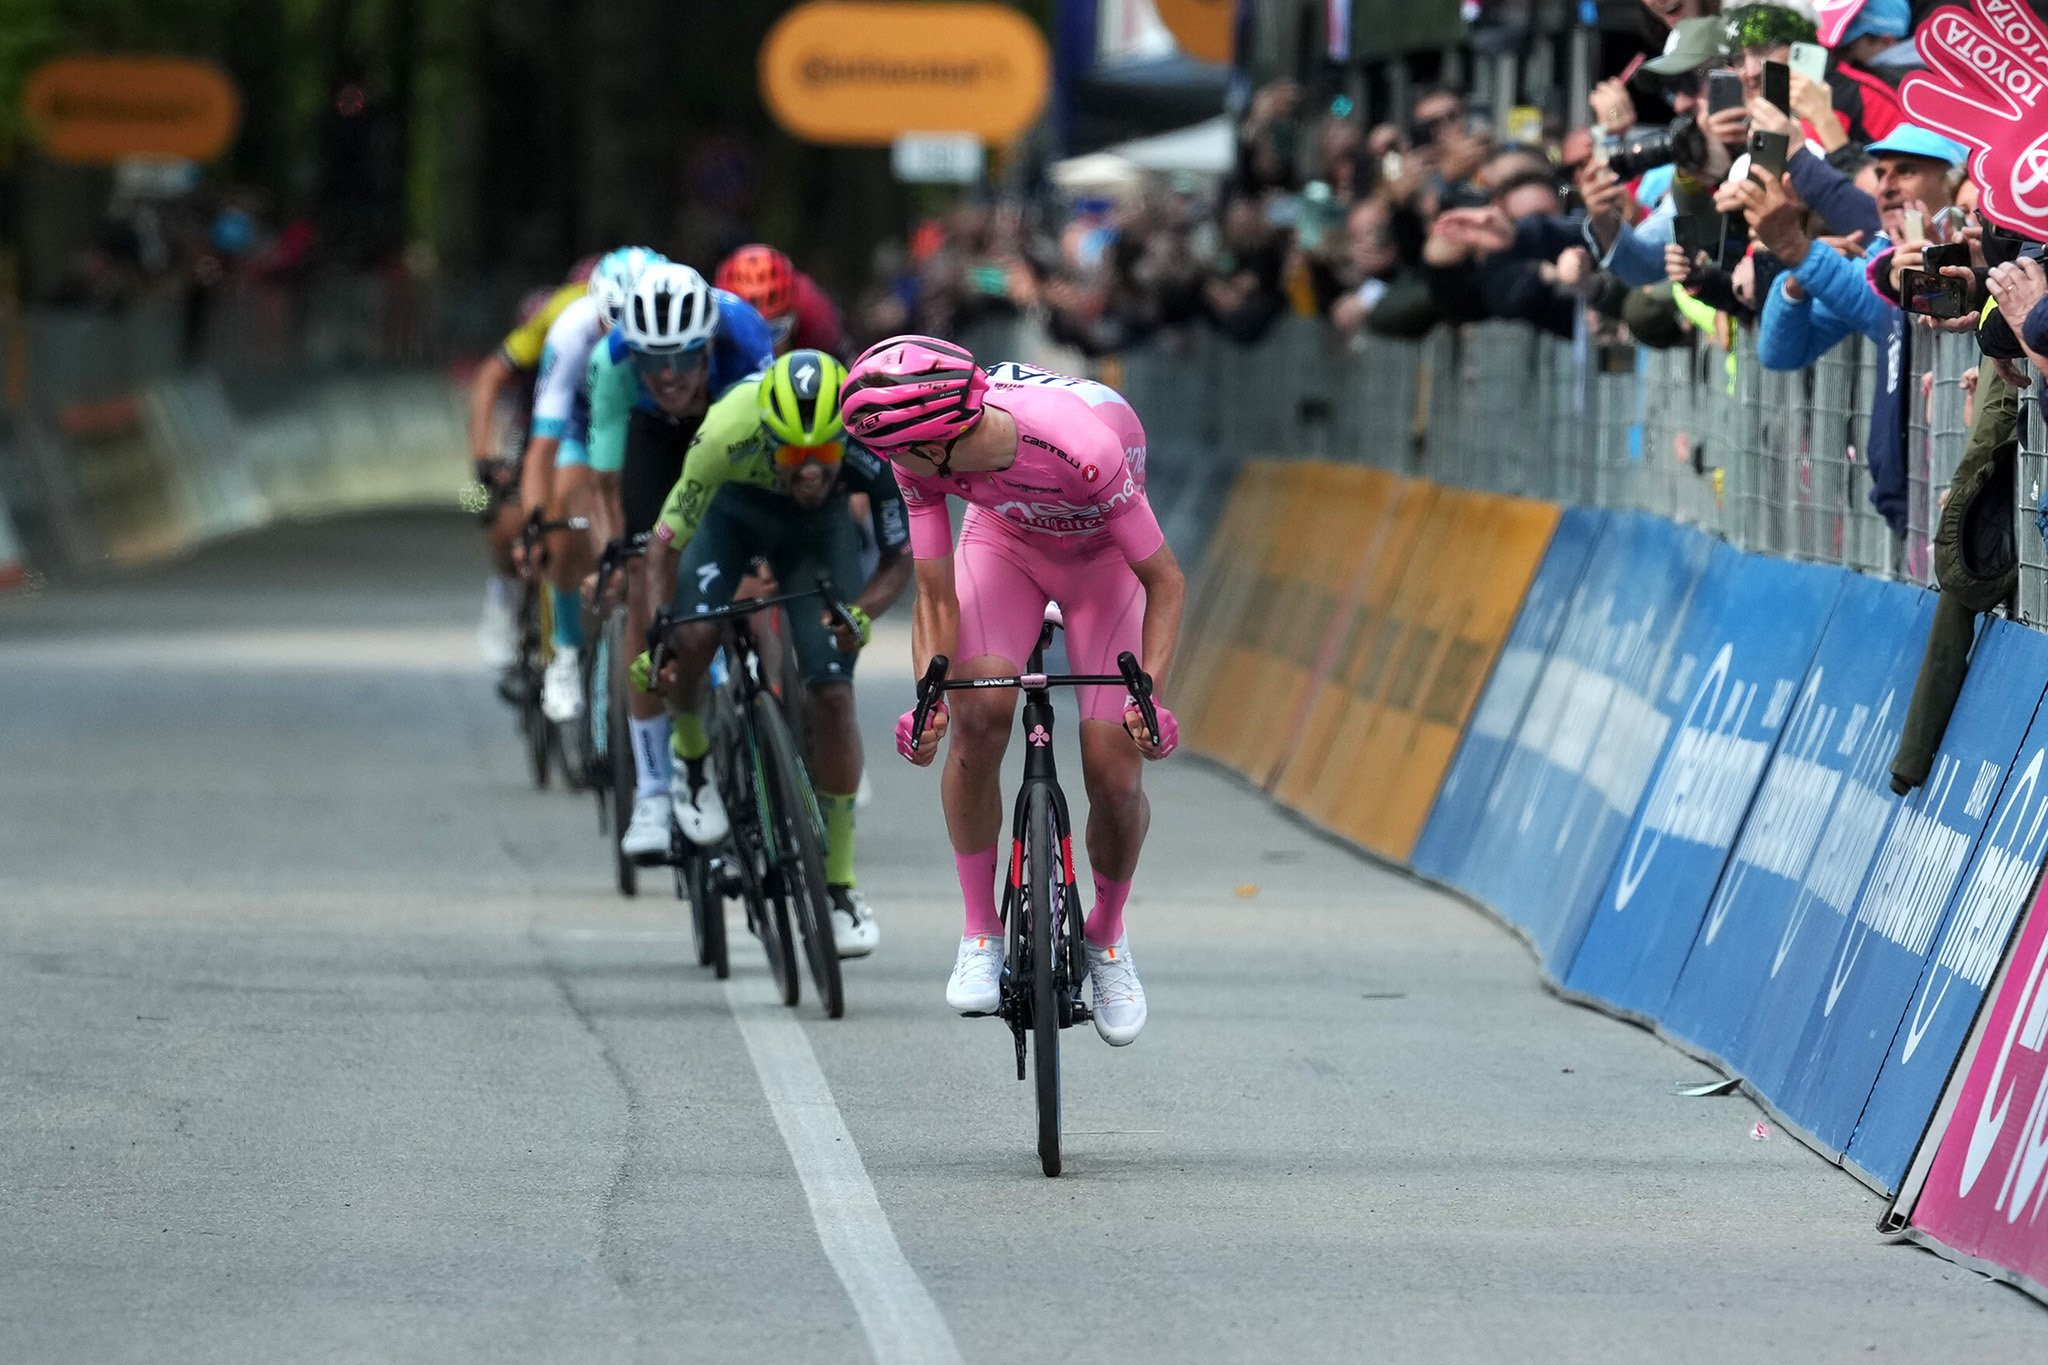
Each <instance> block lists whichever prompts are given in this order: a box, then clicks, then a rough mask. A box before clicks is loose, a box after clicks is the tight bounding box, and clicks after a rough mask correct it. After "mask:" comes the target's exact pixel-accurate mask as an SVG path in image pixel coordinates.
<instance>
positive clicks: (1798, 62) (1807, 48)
mask: <svg viewBox="0 0 2048 1365" xmlns="http://www.w3.org/2000/svg"><path fill="white" fill-rule="evenodd" d="M1786 65H1788V66H1790V67H1791V68H1792V69H1793V70H1794V71H1797V72H1798V73H1799V74H1800V75H1802V76H1804V77H1806V79H1808V80H1810V81H1812V82H1813V83H1814V84H1815V85H1823V84H1825V83H1826V82H1827V78H1828V50H1827V49H1826V48H1824V47H1822V46H1821V45H1820V44H1819V43H1794V44H1792V56H1791V57H1790V59H1789V60H1788V61H1787V62H1786Z"/></svg>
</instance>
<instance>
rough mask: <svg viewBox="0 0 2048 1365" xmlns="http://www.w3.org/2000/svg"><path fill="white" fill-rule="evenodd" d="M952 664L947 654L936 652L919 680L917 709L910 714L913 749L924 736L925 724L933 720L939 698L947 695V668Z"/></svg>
mask: <svg viewBox="0 0 2048 1365" xmlns="http://www.w3.org/2000/svg"><path fill="white" fill-rule="evenodd" d="M950 666H951V664H950V661H949V660H948V659H947V658H946V656H945V655H943V654H934V655H932V659H931V662H930V663H928V664H926V665H925V669H924V676H923V677H922V678H919V679H918V680H917V709H916V710H915V711H913V712H912V713H911V716H910V747H911V748H913V749H915V748H916V747H917V745H918V742H919V741H920V740H922V739H923V738H924V727H925V724H926V723H927V722H928V721H930V720H931V718H932V711H933V710H934V709H935V708H937V706H938V704H939V698H941V697H943V696H945V695H946V691H945V683H946V669H947V668H949V667H950Z"/></svg>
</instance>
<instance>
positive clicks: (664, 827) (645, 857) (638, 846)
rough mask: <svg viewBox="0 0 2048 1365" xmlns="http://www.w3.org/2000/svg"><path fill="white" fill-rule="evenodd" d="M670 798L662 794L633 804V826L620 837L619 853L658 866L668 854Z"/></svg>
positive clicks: (644, 798) (639, 861)
mask: <svg viewBox="0 0 2048 1365" xmlns="http://www.w3.org/2000/svg"><path fill="white" fill-rule="evenodd" d="M669 809H670V806H669V799H668V797H667V795H665V794H663V793H656V794H655V795H653V796H643V797H641V798H640V799H639V800H637V801H635V802H634V803H633V823H632V824H630V825H627V826H626V832H625V833H624V834H623V835H621V836H619V852H621V853H623V854H625V855H626V856H627V857H628V858H631V859H632V860H633V861H634V862H636V863H643V864H645V863H659V862H662V861H664V860H665V859H667V857H668V854H669V847H670V845H669V825H670V823H671V819H670V814H669Z"/></svg>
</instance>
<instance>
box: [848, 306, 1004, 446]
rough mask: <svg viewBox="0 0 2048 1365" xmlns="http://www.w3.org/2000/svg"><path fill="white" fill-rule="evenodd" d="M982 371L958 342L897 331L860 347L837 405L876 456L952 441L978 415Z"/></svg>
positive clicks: (983, 384) (851, 429)
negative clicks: (902, 334) (861, 348)
mask: <svg viewBox="0 0 2048 1365" xmlns="http://www.w3.org/2000/svg"><path fill="white" fill-rule="evenodd" d="M987 393H988V376H986V375H984V374H983V373H982V372H981V371H980V369H978V368H977V367H976V366H975V363H974V357H973V356H972V355H970V354H969V353H968V352H967V350H966V349H965V348H964V347H960V346H955V345H954V344H953V343H952V342H950V341H941V340H939V339H938V338H937V337H916V336H902V337H890V338H889V339H888V340H887V341H878V342H876V343H875V344H874V345H872V346H870V347H868V348H867V350H865V351H863V352H861V354H860V358H859V359H858V360H856V361H854V362H853V367H852V369H851V370H849V371H848V376H847V380H846V385H845V387H844V388H843V389H841V390H840V399H839V410H840V412H841V414H842V415H843V416H844V417H845V419H846V429H847V430H848V431H849V432H851V433H852V434H853V437H854V439H855V440H857V441H859V442H860V443H861V444H862V445H864V446H867V447H869V448H870V449H872V450H874V451H875V452H876V453H877V454H880V455H884V456H887V455H890V454H892V453H893V452H895V451H899V450H902V449H904V448H905V447H907V446H914V445H921V444H924V443H925V442H938V443H944V442H948V441H952V440H954V439H955V438H957V437H959V436H960V435H962V434H963V433H964V432H966V430H967V429H968V428H969V427H971V426H973V425H974V423H975V421H976V420H977V419H978V418H979V417H980V416H981V400H982V398H983V396H984V395H986V394H987Z"/></svg>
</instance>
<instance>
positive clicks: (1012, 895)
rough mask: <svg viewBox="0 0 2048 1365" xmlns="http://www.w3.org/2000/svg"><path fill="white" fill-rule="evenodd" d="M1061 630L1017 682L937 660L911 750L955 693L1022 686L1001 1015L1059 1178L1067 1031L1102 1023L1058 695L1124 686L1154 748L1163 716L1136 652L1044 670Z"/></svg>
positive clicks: (1043, 640)
mask: <svg viewBox="0 0 2048 1365" xmlns="http://www.w3.org/2000/svg"><path fill="white" fill-rule="evenodd" d="M1055 628H1056V625H1055V622H1054V621H1053V620H1051V619H1050V618H1048V619H1047V621H1046V623H1045V625H1044V627H1043V628H1041V629H1040V630H1039V632H1038V644H1037V646H1036V647H1034V648H1033V649H1032V651H1031V658H1030V661H1029V662H1027V663H1026V664H1025V666H1024V672H1023V673H1022V674H1020V675H1018V676H1016V677H1009V678H948V677H947V676H946V669H947V667H948V661H947V659H946V657H945V656H944V655H943V654H940V655H934V656H933V657H932V660H931V663H930V664H929V665H927V666H926V668H925V671H924V677H923V678H921V679H919V680H918V684H917V710H916V711H915V713H913V715H912V717H911V726H910V734H911V744H912V745H913V746H915V745H916V743H917V742H918V740H919V739H920V738H922V737H923V735H924V727H925V723H926V722H927V721H929V720H930V719H931V714H932V710H933V708H934V707H936V706H937V705H938V704H939V701H940V699H941V698H943V697H944V696H945V694H946V693H948V692H962V691H978V690H980V689H983V688H991V687H1014V688H1017V689H1018V690H1019V691H1021V692H1023V694H1024V706H1023V711H1024V720H1023V724H1024V743H1025V749H1024V781H1023V783H1022V785H1021V786H1019V787H1018V789H1017V805H1016V812H1015V814H1014V815H1013V816H1012V818H1011V835H1010V875H1009V878H1008V880H1007V881H1005V882H1004V883H1003V904H1002V917H1003V976H1002V995H1001V1001H1002V1003H1001V1004H1000V1005H998V1006H997V1008H996V1015H997V1017H999V1018H1001V1019H1002V1020H1003V1021H1004V1022H1005V1023H1007V1024H1009V1026H1010V1034H1011V1037H1012V1038H1013V1039H1014V1040H1015V1042H1016V1045H1017V1079H1018V1080H1020V1081H1021V1080H1023V1079H1024V1044H1025V1039H1026V1037H1027V1036H1028V1037H1029V1038H1030V1040H1031V1054H1032V1059H1033V1064H1032V1070H1033V1073H1034V1075H1035V1077H1036V1080H1037V1091H1038V1163H1039V1165H1040V1166H1042V1167H1043V1168H1044V1169H1045V1173H1046V1174H1047V1175H1058V1174H1059V1173H1060V1030H1061V1029H1063V1028H1072V1027H1073V1026H1074V1025H1076V1024H1081V1023H1086V1022H1087V1021H1088V1020H1090V1019H1092V1018H1093V1017H1094V1016H1093V1015H1092V1014H1091V1013H1090V1011H1089V1007H1088V1003H1087V1001H1085V1000H1084V999H1082V987H1083V985H1084V983H1085V982H1086V981H1087V979H1088V955H1087V952H1086V950H1085V949H1084V947H1083V946H1082V939H1081V894H1080V891H1079V890H1078V889H1077V887H1076V886H1075V884H1074V838H1073V836H1074V826H1073V822H1072V821H1071V820H1070V819H1069V818H1068V816H1067V798H1066V794H1065V793H1064V792H1062V791H1061V790H1060V783H1059V776H1058V774H1057V773H1056V772H1055V771H1054V769H1053V758H1052V689H1053V688H1055V687H1118V686H1121V687H1123V688H1125V689H1126V690H1127V691H1128V692H1129V693H1130V694H1131V696H1132V697H1133V698H1134V699H1135V700H1136V701H1137V703H1138V711H1139V714H1140V715H1142V716H1143V717H1144V719H1145V731H1146V733H1147V734H1148V735H1150V736H1152V740H1153V742H1154V743H1155V744H1156V743H1157V742H1158V738H1159V716H1158V713H1157V712H1156V711H1155V710H1154V709H1153V706H1152V679H1151V677H1150V676H1149V675H1148V674H1146V673H1145V671H1144V670H1143V669H1141V668H1139V667H1138V660H1137V657H1136V656H1135V655H1133V654H1131V653H1130V652H1129V651H1128V650H1126V651H1125V652H1124V653H1122V654H1119V655H1117V659H1116V666H1117V669H1118V671H1117V673H1116V674H1114V675H1106V674H1053V675H1048V674H1047V673H1046V672H1045V650H1046V646H1048V645H1050V644H1051V643H1052V635H1053V631H1054V629H1055Z"/></svg>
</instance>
